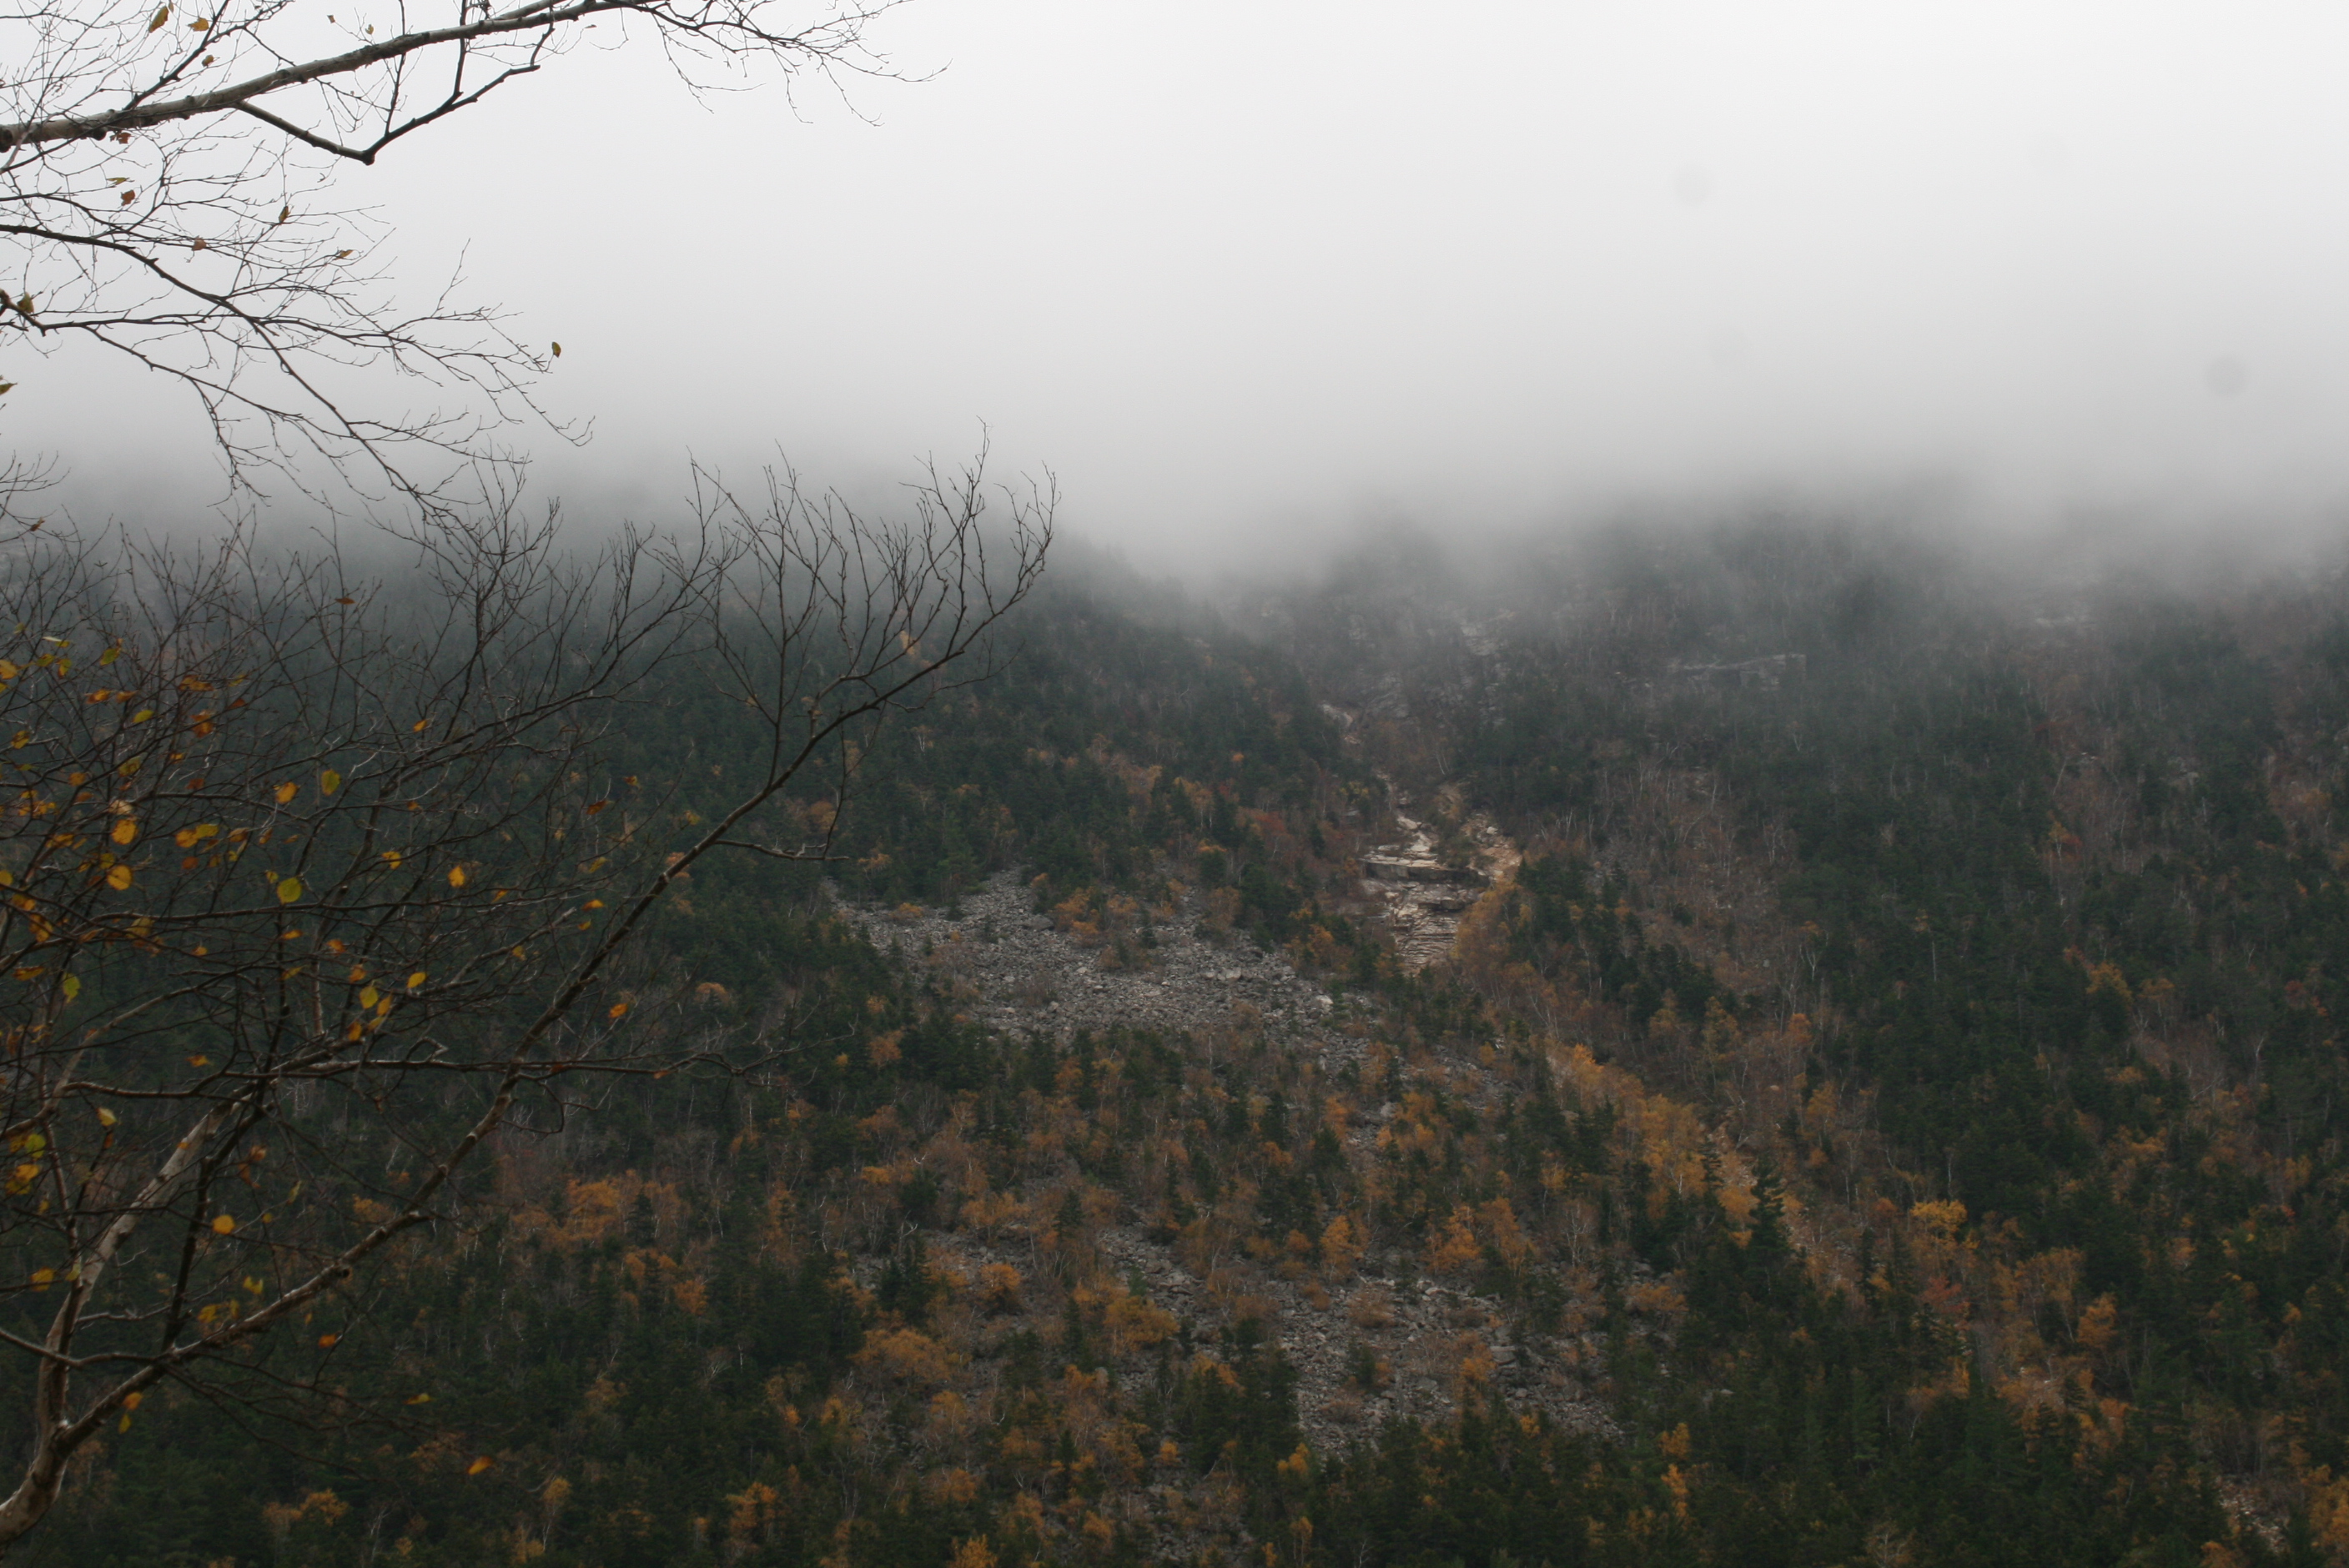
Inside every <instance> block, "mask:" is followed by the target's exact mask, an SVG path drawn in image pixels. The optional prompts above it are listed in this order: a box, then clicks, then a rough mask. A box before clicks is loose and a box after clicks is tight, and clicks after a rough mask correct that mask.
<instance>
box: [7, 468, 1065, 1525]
mask: <svg viewBox="0 0 2349 1568" xmlns="http://www.w3.org/2000/svg"><path fill="white" fill-rule="evenodd" d="M982 469H983V459H981V462H980V463H979V464H976V465H974V466H973V467H972V468H970V469H967V470H964V471H962V472H961V473H959V474H957V475H948V476H943V477H942V476H939V475H937V474H936V473H933V474H932V475H931V476H930V479H929V481H928V482H927V483H926V485H923V486H920V487H917V489H916V495H915V505H914V509H913V511H912V514H911V516H910V517H909V518H907V519H905V521H899V522H885V521H872V520H869V519H865V518H861V517H859V516H857V515H855V514H854V513H853V512H851V511H848V510H847V509H846V508H845V507H844V506H843V504H841V503H839V502H838V501H837V500H833V499H831V498H812V497H810V496H808V495H805V494H804V493H802V491H801V490H799V489H798V488H797V487H796V485H795V484H793V483H792V482H791V481H790V480H788V479H785V480H781V481H776V482H774V483H773V484H772V485H771V489H770V491H769V493H768V494H767V496H766V497H764V498H763V499H762V500H761V501H760V502H759V503H758V504H755V505H744V504H741V503H740V502H738V501H737V500H735V499H734V498H733V497H731V496H730V495H729V494H728V493H727V492H725V491H724V490H722V489H720V488H719V487H717V486H716V485H715V484H714V483H705V486H704V488H703V490H702V492H701V504H700V506H699V508H698V519H697V526H696V527H694V528H692V529H689V530H688V531H685V532H684V533H682V534H680V535H678V536H675V537H657V536H651V535H647V534H638V533H632V534H629V535H626V536H624V537H622V538H621V539H620V540H618V541H617V542H616V543H614V544H612V545H611V546H610V547H609V548H608V549H607V550H605V552H604V553H603V554H602V555H600V556H599V557H596V558H595V559H594V560H592V561H591V562H580V561H578V560H576V559H574V558H573V557H570V556H568V555H566V554H565V553H564V552H563V551H562V550H561V549H559V548H558V541H557V538H556V534H555V531H554V527H553V524H552V522H551V521H541V522H532V521H525V520H524V519H523V517H522V516H521V514H520V513H519V512H518V511H516V509H515V508H513V507H512V506H511V505H501V506H493V507H491V508H488V509H486V510H484V511H481V512H479V513H459V514H455V515H454V516H453V517H452V518H450V519H449V520H445V521H441V522H440V523H438V524H436V525H434V526H433V527H432V528H430V529H429V531H418V532H416V533H415V534H414V535H413V536H412V537H411V539H410V540H409V544H410V546H411V547H412V548H414V549H416V550H417V551H418V552H419V555H418V561H417V566H418V568H419V570H418V571H417V572H415V573H412V574H406V575H408V576H409V579H410V580H411V581H412V583H414V586H412V587H409V588H407V589H404V590H403V591H401V592H399V593H389V592H387V591H384V590H382V589H380V588H373V589H371V588H365V587H360V586H355V585H354V584H353V583H351V582H350V581H349V580H348V578H347V564H346V562H344V561H342V560H341V559H339V558H337V557H336V556H334V555H332V554H328V555H326V556H324V557H323V558H319V559H313V560H306V561H305V560H294V559H279V560H275V561H274V562H273V561H271V560H269V559H267V558H264V557H263V556H261V555H258V554H256V553H255V552H252V551H250V550H247V549H244V548H243V547H241V546H240V545H237V544H234V543H232V544H231V545H230V546H227V547H223V548H220V549H217V550H215V551H213V552H211V553H209V554H206V555H203V556H202V557H194V558H191V557H190V556H189V555H187V554H185V553H182V552H173V551H171V550H169V549H165V548H160V547H152V548H134V547H132V546H131V545H130V544H129V543H128V542H123V541H120V540H104V541H92V540H88V539H82V538H76V537H72V536H65V537H57V536H56V535H55V531H54V530H52V531H25V532H22V533H20V534H19V535H18V536H17V538H16V542H14V543H13V544H12V545H10V546H9V547H8V548H7V553H6V554H5V557H0V628H8V627H13V628H15V630H14V631H13V632H8V633H6V634H5V636H0V644H4V645H5V651H4V652H0V765H5V769H6V770H7V774H8V779H7V780H6V783H5V790H0V812H5V815H0V901H5V903H0V1047H5V1059H0V1136H5V1138H6V1140H8V1151H9V1152H8V1157H7V1161H6V1162H5V1166H0V1177H4V1178H5V1180H4V1181H0V1185H5V1196H0V1357H7V1358H15V1359H16V1361H17V1363H18V1366H19V1368H20V1369H21V1375H20V1376H19V1377H16V1378H15V1379H14V1380H13V1381H11V1382H10V1383H9V1384H7V1385H6V1386H9V1387H22V1388H24V1389H25V1390H26V1398H28V1400H29V1408H26V1409H25V1410H23V1411H22V1412H21V1413H20V1414H21V1416H22V1418H24V1419H25V1420H26V1428H25V1430H26V1433H27V1436H26V1441H25V1446H24V1447H23V1449H21V1450H20V1452H21V1455H22V1462H21V1470H20V1473H18V1474H17V1475H16V1478H15V1480H14V1481H13V1483H12V1484H13V1490H12V1491H9V1492H8V1494H7V1495H6V1497H5V1501H0V1552H5V1549H6V1546H7V1544H8V1543H9V1542H14V1541H16V1540H17V1539H19V1538H20V1537H22V1536H23V1534H24V1533H25V1532H26V1531H27V1530H29V1529H31V1528H33V1526H34V1525H35V1524H36V1522H38V1521H39V1520H40V1519H41V1517H42V1515H43V1514H44V1513H45V1512H46V1511H47V1509H48V1508H49V1507H50V1505H51V1504H52V1503H53V1502H54V1501H55V1500H56V1498H57V1493H58V1488H59V1485H60V1482H61V1480H62V1478H63V1476H64V1474H65V1471H66V1467H67V1461H68V1460H70V1459H71V1458H72V1456H73V1455H74V1453H75V1452H76V1450H77V1449H79V1448H80V1447H81V1446H82V1445H83V1444H85V1443H86V1442H87V1441H88V1439H90V1438H91V1437H92V1436H93V1435H95V1434H97V1433H98V1432H99V1431H100V1430H101V1429H104V1428H105V1427H106V1426H107V1425H108V1424H109V1423H110V1422H119V1421H120V1420H122V1419H124V1418H130V1417H132V1414H133V1412H135V1410H136V1408H137V1406H138V1404H139V1402H140V1399H141V1398H143V1397H144V1395H145V1394H146V1392H147V1391H148V1390H149V1389H150V1388H153V1387H156V1386H157V1385H158V1384H160V1383H162V1382H164V1381H165V1380H167V1379H168V1380H172V1381H175V1382H178V1383H180V1384H182V1385H192V1386H195V1387H200V1388H202V1387H206V1386H208V1384H209V1385H212V1386H217V1380H218V1379H219V1378H221V1377H224V1376H225V1377H239V1376H241V1377H243V1380H244V1383H245V1385H246V1386H248V1387H250V1385H251V1384H252V1383H253V1381H254V1379H256V1378H258V1379H263V1380H264V1381H266V1382H268V1383H270V1384H272V1385H274V1386H275V1387H279V1388H280V1389H282V1390H284V1391H285V1395H286V1397H287V1398H291V1399H294V1400H295V1401H298V1400H299V1399H300V1398H303V1397H304V1396H305V1392H306V1391H311V1390H315V1389H316V1388H318V1387H322V1386H324V1385H325V1384H326V1383H327V1382H329V1381H331V1376H332V1370H333V1367H334V1365H335V1361H336V1357H337V1355H338V1353H339V1352H340V1341H341V1337H342V1335H343V1334H344V1332H346V1325H345V1320H344V1319H345V1313H346V1309H347V1302H348V1290H349V1285H350V1283H351V1281H352V1280H353V1278H354V1276H355V1275H356V1274H357V1272H358V1271H361V1270H363V1269H364V1268H366V1267H367V1264H368V1263H369V1262H370V1260H371V1259H373V1258H375V1257H376V1256H377V1255H378V1253H382V1252H383V1251H384V1250H385V1249H386V1248H387V1247H388V1246H390V1245H391V1244H392V1243H394V1242H395V1241H397V1240H398V1238H399V1237H400V1236H401V1235H403V1234H404V1233H409V1232H410V1231H412V1230H414V1229H415V1228H417V1227H419V1226H421V1225H424V1224H427V1223H428V1222H431V1221H433V1220H435V1219H436V1218H438V1217H440V1216H443V1215H447V1214H450V1213H451V1212H453V1211H454V1209H455V1206H456V1205H457V1204H458V1202H459V1201H460V1197H461V1196H462V1184H461V1182H460V1175H461V1173H462V1172H463V1171H464V1169H465V1167H466V1162H467V1161H468V1159H469V1157H471V1155H473V1154H474V1152H475V1151H476V1150H479V1149H480V1148H481V1145H482V1143H483V1142H484V1140H489V1139H491V1138H492V1137H493V1136H494V1135H496V1134H497V1133H498V1132H499V1130H501V1129H502V1128H503V1127H505V1126H506V1125H508V1124H509V1122H510V1121H511V1120H512V1119H514V1118H515V1117H517V1116H520V1115H524V1114H527V1113H528V1111H529V1109H530V1108H531V1107H532V1106H533V1104H536V1105H539V1106H542V1107H543V1106H548V1105H551V1104H553V1103H554V1099H553V1098H552V1097H554V1096H557V1095H559V1094H560V1093H562V1092H563V1090H562V1089H561V1088H560V1086H563V1085H566V1084H570V1083H574V1082H576V1081H578V1080H580V1079H581V1078H583V1077H587V1076H589V1075H597V1074H605V1075H608V1074H613V1073H627V1072H653V1071H665V1070H669V1069H671V1068H676V1067H677V1066H678V1065H679V1064H680V1062H681V1061H683V1060H688V1059H689V1058H690V1054H691V1053H690V1052H689V1051H684V1050H681V1049H680V1047H677V1046H675V1045H674V1044H671V1043H667V1042H668V1039H669V1037H665V1036H662V1035H659V1034H657V1033H648V1032H646V1031H641V1030H639V1029H638V1028H637V1027H636V1025H637V1022H638V1020H637V1019H636V1017H635V1016H632V1015H631V1005H632V1000H633V998H632V996H631V995H630V993H629V991H628V989H627V988H626V976H625V975H623V974H622V971H621V965H623V964H624V963H625V962H626V959H627V956H628V954H629V952H630V949H631V945H632V944H634V943H635V942H636V940H637V939H638V938H639V936H640V935H641V934H642V933H643V931H644V930H645V922H646V919H647V915H648V914H649V913H651V912H652V911H653V910H654V908H655V907H656V906H657V904H658V903H659V902H660V900H661V899H662V898H663V896H664V895H665V893H666V892H667V890H668V888H669V887H670V886H671V884H672V883H673V882H675V880H676V879H677V878H678V876H680V875H681V874H683V873H685V872H688V871H689V870H690V869H691V868H692V867H693V866H694V864H695V863H696V862H697V861H699V860H700V859H701V858H702V857H704V856H706V855H709V854H710V853H712V852H714V851H720V850H725V849H730V848H741V849H746V850H752V851H760V852H762V853H765V854H768V855H772V856H781V857H784V858H820V857H823V855H825V854H826V853H827V852H828V849H829V844H828V830H829V827H830V825H831V824H832V823H833V822H834V821H836V820H837V810H838V808H839V806H840V805H841V804H842V802H843V800H844V799H845V796H846V793H847V791H848V790H849V789H851V788H852V785H853V778H854V767H855V759H856V758H857V756H858V755H859V754H860V753H861V752H862V751H863V750H864V749H865V748H867V747H869V744H870V741H871V731H872V729H873V727H874V726H876V725H878V724H880V723H881V722H883V721H884V720H885V719H886V718H887V717H889V716H890V715H891V714H893V713H896V712H901V711H904V710H905V709H906V708H908V707H914V706H916V705H918V704H920V703H922V702H924V701H926V700H928V699H929V698H930V697H932V696H935V695H936V694H937V693H938V692H940V691H941V690H943V689H947V688H950V687H954V686H961V685H965V684H968V682H970V681H972V680H975V679H979V678H983V677H984V676H986V674H987V673H988V669H989V667H990V663H991V659H992V656H993V655H992V651H991V650H992V644H991V641H990V638H991V635H992V634H994V633H995V632H996V631H997V629H998V628H999V625H1000V624H1001V621H1002V618H1003V617H1004V615H1005V614H1007V613H1008V612H1009V611H1010V610H1011V609H1012V608H1013V607H1014V606H1015V605H1017V604H1018V603H1019V602H1020V601H1021V600H1022V599H1023V598H1025V597H1026V596H1027V594H1028V593H1030V590H1031V589H1032V587H1033V586H1034V584H1035V583H1036V582H1037V580H1038V577H1039V574H1040V572H1041V570H1042V565H1043V560H1044V554H1045V552H1046V549H1047V547H1048V546H1049V544H1050V534H1051V505H1052V498H1051V495H1050V491H1049V490H1045V491H1041V492H1039V491H1036V490H1032V489H1031V490H1028V491H1026V492H1008V491H989V490H988V489H986V487H985V485H984V483H983V480H984V475H983V472H982ZM990 496H992V497H994V498H995V500H996V501H997V502H998V510H997V513H996V515H994V516H992V517H990V516H989V514H988V506H989V501H990ZM1007 508H1008V511H1007ZM990 552H993V553H992V554H990ZM681 672H689V674H690V678H691V679H693V680H694V681H697V682H700V681H715V682H717V683H719V690H721V691H722V692H723V694H724V696H725V699H726V701H727V702H728V703H729V704H730V705H732V706H733V707H736V708H738V709H739V710H740V711H741V712H742V713H743V714H744V716H745V722H746V723H750V724H752V725H754V726H755V727H756V733H757V734H758V736H759V737H760V738H761V761H760V765H759V766H758V767H757V768H756V769H754V770H753V772H752V774H751V776H750V778H748V779H737V780H734V781H731V782H730V784H729V789H730V791H731V793H730V795H729V796H728V797H727V798H726V799H724V800H723V801H721V802H719V803H718V804H716V805H715V806H712V805H711V804H710V803H709V801H707V800H705V801H704V802H703V803H702V809H701V810H700V811H699V812H698V814H694V813H688V812H685V811H683V810H677V809H673V808H672V809H663V808H662V807H661V806H660V804H659V803H658V802H657V800H655V799H652V796H651V792H649V791H634V790H632V789H631V788H630V785H631V783H632V782H633V781H632V780H627V779H616V778H614V777H612V775H611V773H610V772H609V771H608V769H609V768H610V765H611V764H610V754H609V746H608V742H609V740H610V738H611V737H612V735H613V732H614V727H615V725H616V724H619V723H622V722H624V721H625V720H626V716H627V715H628V713H629V712H630V711H631V705H632V704H634V703H637V702H640V701H644V700H647V698H648V697H649V696H651V695H653V694H654V693H655V692H657V690H658V689H659V686H658V683H661V682H664V681H668V680H672V679H675V678H677V677H678V675H679V674H680V673H681ZM810 791H812V796H811V797H810V798H809V799H802V800H801V801H799V802H798V804H799V805H800V807H801V809H800V810H797V811H796V812H784V811H782V810H779V809H778V808H780V807H781V805H782V803H783V801H784V799H785V798H786V795H787V792H795V793H797V794H800V795H802V796H807V795H809V794H810ZM794 823H796V824H798V825H800V826H802V827H805V826H806V825H808V824H811V823H812V824H814V825H815V831H814V833H813V836H812V838H802V837H792V836H789V834H788V833H787V832H786V831H785V830H786V829H788V828H789V827H790V826H791V825H792V824H794ZM264 1346H267V1347H268V1349H269V1350H270V1351H271V1352H272V1354H270V1355H268V1356H266V1357H264V1355H263V1349H264Z"/></svg>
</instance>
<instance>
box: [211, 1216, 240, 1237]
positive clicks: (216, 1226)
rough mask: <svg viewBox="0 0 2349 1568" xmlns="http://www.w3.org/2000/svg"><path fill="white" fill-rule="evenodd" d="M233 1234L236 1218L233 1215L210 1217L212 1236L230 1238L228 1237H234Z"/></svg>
mask: <svg viewBox="0 0 2349 1568" xmlns="http://www.w3.org/2000/svg"><path fill="white" fill-rule="evenodd" d="M235 1233H236V1216H235V1215H233V1214H214V1215H213V1216H212V1234H214V1235H216V1236H230V1235H234V1234H235Z"/></svg>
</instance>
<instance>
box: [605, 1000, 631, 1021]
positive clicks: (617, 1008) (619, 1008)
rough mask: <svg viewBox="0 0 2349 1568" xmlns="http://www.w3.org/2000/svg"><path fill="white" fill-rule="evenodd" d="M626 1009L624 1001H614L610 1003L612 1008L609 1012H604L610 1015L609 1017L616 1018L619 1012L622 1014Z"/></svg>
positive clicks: (607, 1015)
mask: <svg viewBox="0 0 2349 1568" xmlns="http://www.w3.org/2000/svg"><path fill="white" fill-rule="evenodd" d="M627 1010H628V1005H627V1004H626V1002H615V1003H613V1004H612V1010H611V1011H610V1012H609V1013H607V1014H605V1016H606V1017H610V1018H616V1017H618V1016H620V1015H621V1014H623V1013H625V1012H626V1011H627Z"/></svg>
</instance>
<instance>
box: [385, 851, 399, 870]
mask: <svg viewBox="0 0 2349 1568" xmlns="http://www.w3.org/2000/svg"><path fill="white" fill-rule="evenodd" d="M383 858H384V861H385V863H386V864H388V865H389V866H390V867H391V869H392V870H393V871H398V869H399V851H398V850H386V851H384V852H383Z"/></svg>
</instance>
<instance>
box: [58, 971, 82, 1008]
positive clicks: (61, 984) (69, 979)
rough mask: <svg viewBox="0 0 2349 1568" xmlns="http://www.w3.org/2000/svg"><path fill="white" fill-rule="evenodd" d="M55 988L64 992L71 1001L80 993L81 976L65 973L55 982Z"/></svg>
mask: <svg viewBox="0 0 2349 1568" xmlns="http://www.w3.org/2000/svg"><path fill="white" fill-rule="evenodd" d="M57 989H58V990H60V991H62V992H64V993H65V994H66V1000H67V1001H68V1002H70V1001H72V1000H73V999H74V998H75V997H77V996H78V995H81V976H80V975H67V976H66V977H65V978H64V979H62V980H60V981H58V982H57Z"/></svg>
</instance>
